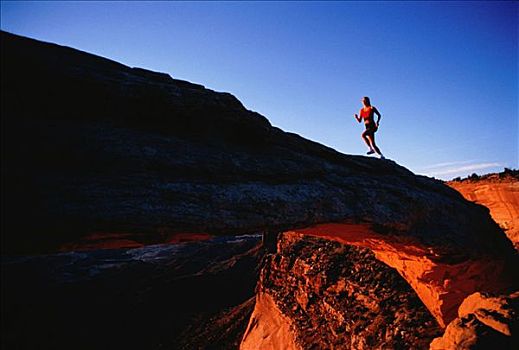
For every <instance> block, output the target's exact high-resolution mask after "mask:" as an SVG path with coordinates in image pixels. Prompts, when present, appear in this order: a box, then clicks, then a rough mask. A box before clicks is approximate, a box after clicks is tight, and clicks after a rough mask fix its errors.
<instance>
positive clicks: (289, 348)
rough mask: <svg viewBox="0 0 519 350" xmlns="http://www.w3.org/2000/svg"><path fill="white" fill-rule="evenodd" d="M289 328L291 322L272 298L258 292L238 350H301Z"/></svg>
mask: <svg viewBox="0 0 519 350" xmlns="http://www.w3.org/2000/svg"><path fill="white" fill-rule="evenodd" d="M291 326H292V321H291V320H290V318H288V317H287V316H285V315H283V313H282V312H281V310H279V308H278V307H277V305H276V303H275V301H274V299H273V298H272V296H270V294H268V293H264V292H260V293H258V294H257V295H256V306H255V307H254V311H253V312H252V316H251V318H250V321H249V325H248V326H247V330H246V331H245V334H244V336H243V341H242V343H241V345H240V349H241V350H263V349H270V350H302V348H301V347H300V346H298V345H297V344H296V343H295V341H294V339H295V335H294V334H293V332H292V330H291Z"/></svg>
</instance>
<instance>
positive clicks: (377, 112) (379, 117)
mask: <svg viewBox="0 0 519 350" xmlns="http://www.w3.org/2000/svg"><path fill="white" fill-rule="evenodd" d="M373 112H375V114H376V115H377V127H378V124H379V123H380V119H381V118H382V115H381V114H380V112H379V111H378V109H376V108H375V107H373Z"/></svg>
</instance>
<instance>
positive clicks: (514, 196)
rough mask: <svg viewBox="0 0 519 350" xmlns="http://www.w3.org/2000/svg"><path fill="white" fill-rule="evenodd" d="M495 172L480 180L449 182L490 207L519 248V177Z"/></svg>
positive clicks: (493, 215)
mask: <svg viewBox="0 0 519 350" xmlns="http://www.w3.org/2000/svg"><path fill="white" fill-rule="evenodd" d="M499 175H501V174H493V176H487V177H484V178H481V179H478V180H465V181H450V182H448V183H447V184H448V185H449V186H450V187H452V188H454V189H456V190H457V191H459V192H460V193H461V194H462V195H463V196H464V197H465V198H466V199H468V200H470V201H474V202H476V203H479V204H482V205H484V206H486V207H487V208H489V209H490V215H492V218H493V219H494V220H495V221H496V222H497V223H498V224H499V225H500V226H501V227H502V228H503V230H504V231H505V233H506V235H507V236H508V238H509V239H510V240H511V241H512V243H513V244H514V246H515V249H517V250H519V178H518V177H517V175H516V176H513V175H506V173H504V174H503V175H501V176H499Z"/></svg>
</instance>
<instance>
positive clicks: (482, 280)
mask: <svg viewBox="0 0 519 350" xmlns="http://www.w3.org/2000/svg"><path fill="white" fill-rule="evenodd" d="M293 232H298V233H303V234H305V235H310V236H317V237H323V238H326V239H328V240H334V241H338V242H341V243H343V244H348V245H354V246H358V247H365V248H369V249H370V250H371V251H373V252H374V253H375V257H376V258H377V259H379V260H380V261H382V262H384V263H386V264H387V265H389V266H391V267H393V268H394V269H396V270H397V271H398V272H399V273H400V274H401V275H402V277H404V278H405V279H406V280H407V282H408V283H409V284H410V285H411V287H413V288H414V290H415V291H416V293H417V294H418V296H419V297H420V299H421V300H422V301H423V303H424V304H425V305H426V306H427V308H428V309H429V310H430V312H431V314H432V315H433V316H434V317H435V318H436V320H437V321H438V324H439V325H440V326H442V327H445V326H446V325H447V324H448V323H449V322H450V321H452V320H453V319H454V318H455V317H456V310H457V309H458V306H459V305H460V304H461V302H462V301H463V300H464V299H465V298H466V297H467V296H468V295H470V294H472V293H473V292H474V291H487V292H500V291H506V290H512V289H513V288H516V287H515V286H516V283H517V282H516V281H515V271H514V269H513V268H512V265H513V262H512V261H507V260H506V259H505V260H501V259H496V258H491V257H488V256H486V255H485V254H483V255H481V256H479V257H476V256H473V257H472V258H466V259H463V258H461V259H459V258H457V257H456V256H453V255H451V254H449V253H446V252H442V251H441V248H437V247H432V246H427V245H424V244H423V243H421V242H419V241H418V240H415V239H413V238H411V237H391V236H387V235H383V234H380V233H378V232H376V231H374V230H373V229H372V228H370V226H368V225H359V224H345V223H342V224H338V223H335V224H324V225H316V226H313V227H309V228H305V229H299V230H294V231H293ZM512 259H513V258H512Z"/></svg>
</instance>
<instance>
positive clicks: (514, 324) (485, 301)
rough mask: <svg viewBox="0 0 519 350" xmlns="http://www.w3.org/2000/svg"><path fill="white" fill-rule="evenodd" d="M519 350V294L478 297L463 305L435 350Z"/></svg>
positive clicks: (435, 341) (433, 346)
mask: <svg viewBox="0 0 519 350" xmlns="http://www.w3.org/2000/svg"><path fill="white" fill-rule="evenodd" d="M517 348H519V292H514V293H512V294H510V295H499V296H492V295H488V294H482V293H474V294H472V295H470V296H469V297H467V298H466V299H465V300H464V301H463V303H462V304H461V305H460V308H459V310H458V317H457V318H456V319H455V320H454V321H452V322H451V323H450V324H449V325H448V326H447V328H446V329H445V334H444V335H443V336H442V337H439V338H436V339H434V341H433V342H432V343H431V346H430V349H431V350H469V349H517Z"/></svg>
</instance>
